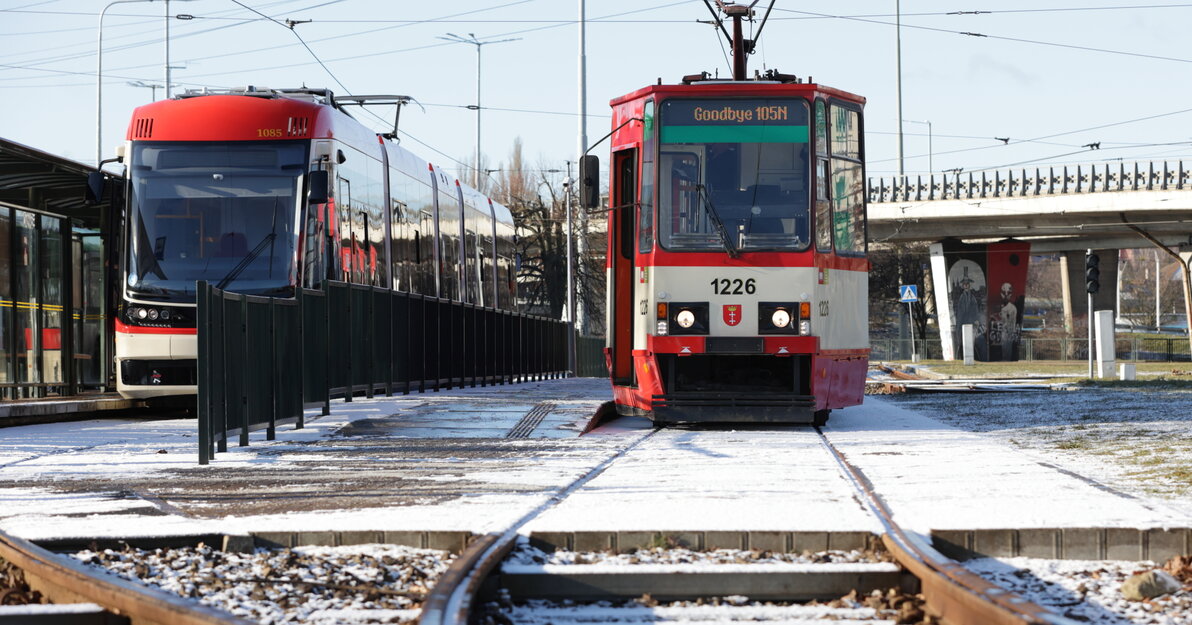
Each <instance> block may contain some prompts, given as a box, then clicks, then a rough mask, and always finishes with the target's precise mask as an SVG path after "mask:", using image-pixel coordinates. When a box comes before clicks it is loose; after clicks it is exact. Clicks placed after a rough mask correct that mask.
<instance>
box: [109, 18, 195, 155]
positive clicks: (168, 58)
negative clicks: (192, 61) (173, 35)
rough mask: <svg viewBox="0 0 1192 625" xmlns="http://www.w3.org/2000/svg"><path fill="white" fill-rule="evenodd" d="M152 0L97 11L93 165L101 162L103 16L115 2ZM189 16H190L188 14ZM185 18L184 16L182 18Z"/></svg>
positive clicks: (168, 41) (167, 91) (167, 67)
mask: <svg viewBox="0 0 1192 625" xmlns="http://www.w3.org/2000/svg"><path fill="white" fill-rule="evenodd" d="M153 1H154V0H113V1H112V2H109V3H108V5H107V6H105V7H104V8H103V10H102V11H100V12H99V25H98V28H97V29H96V30H98V31H99V32H98V37H97V41H96V44H95V166H96V167H99V164H100V163H102V162H103V17H104V15H106V14H107V12H108V9H110V8H112V7H114V6H116V5H117V4H128V3H130V2H153ZM189 1H190V0H175V2H189ZM169 13H170V3H169V0H166V63H165V65H166V85H167V86H166V95H167V97H168V96H169V89H170V88H169V84H170V80H169V77H170V36H169V32H170V30H169V23H170V19H169V17H170V15H169ZM188 17H191V16H188ZM183 19H185V18H183Z"/></svg>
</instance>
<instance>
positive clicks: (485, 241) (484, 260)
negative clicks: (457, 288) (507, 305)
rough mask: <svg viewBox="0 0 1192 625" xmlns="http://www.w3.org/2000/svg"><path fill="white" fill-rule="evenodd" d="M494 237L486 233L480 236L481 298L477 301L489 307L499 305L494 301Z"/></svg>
mask: <svg viewBox="0 0 1192 625" xmlns="http://www.w3.org/2000/svg"><path fill="white" fill-rule="evenodd" d="M492 250H493V238H492V237H490V236H488V235H484V236H483V237H481V238H480V249H479V250H478V252H479V256H480V299H479V300H478V302H477V303H479V304H482V305H484V306H488V307H489V308H493V307H495V306H496V305H497V303H496V302H494V301H493V288H492V284H493V258H492V256H493V252H492Z"/></svg>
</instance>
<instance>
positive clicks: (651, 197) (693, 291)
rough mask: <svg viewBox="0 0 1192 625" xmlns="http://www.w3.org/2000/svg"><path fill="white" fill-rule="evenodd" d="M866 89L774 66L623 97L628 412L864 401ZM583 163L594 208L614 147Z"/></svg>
mask: <svg viewBox="0 0 1192 625" xmlns="http://www.w3.org/2000/svg"><path fill="white" fill-rule="evenodd" d="M737 32H738V33H739V32H740V30H739V29H738V30H737ZM660 83H661V81H660ZM864 103H865V100H864V98H862V97H859V96H856V95H853V94H850V93H846V92H844V91H840V90H837V89H833V88H829V87H825V86H822V85H817V84H810V83H806V82H802V81H800V80H798V79H796V78H795V77H793V76H787V75H782V74H778V73H775V72H772V71H771V72H767V73H766V74H763V75H761V76H759V77H758V78H756V79H753V80H744V79H738V78H737V77H734V79H733V80H715V79H710V78H708V76H707V75H706V74H700V75H695V76H689V77H686V78H685V79H684V80H683V81H682V84H678V85H662V84H658V85H653V86H649V87H645V88H643V89H639V90H637V91H635V92H633V93H630V94H628V95H626V96H623V97H620V98H617V99H615V100H613V101H612V102H611V105H612V111H613V122H612V127H613V132H612V133H611V144H612V148H611V152H612V153H611V160H610V163H609V174H608V176H609V184H608V187H609V198H608V206H609V208H608V210H609V219H608V252H607V254H608V255H607V266H606V273H607V280H608V284H607V293H608V309H607V311H608V312H607V314H608V319H607V335H606V336H607V339H606V347H605V358H606V364H607V365H608V369H609V374H610V377H611V378H612V386H613V394H614V396H615V402H616V405H617V409H618V412H619V413H621V414H634V415H641V416H646V417H649V418H651V419H653V420H654V422H655V423H656V424H665V423H679V422H767V423H812V424H817V425H819V424H823V423H824V422H826V420H827V418H828V413H829V411H830V410H832V409H836V408H843V407H847V406H852V405H856V404H860V403H861V401H862V398H863V392H864V385H865V374H866V370H867V368H868V360H869V338H868V322H867V316H868V311H867V291H868V269H869V261H868V260H867V258H866V251H867V248H866V237H865V229H866V214H865V193H864V184H865V182H864V181H865V175H864V152H863V150H864V145H863V140H862V120H863V117H862V109H863V106H864ZM580 175H581V181H580V182H581V195H582V196H583V198H582V200H581V203H582V204H584V205H585V206H586V207H588V208H589V209H591V208H595V207H597V204H598V189H599V160H598V159H597V157H595V156H585V157H583V159H582V162H581V174H580Z"/></svg>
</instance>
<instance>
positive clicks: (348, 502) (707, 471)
mask: <svg viewBox="0 0 1192 625" xmlns="http://www.w3.org/2000/svg"><path fill="white" fill-rule="evenodd" d="M609 398H610V392H609V388H608V385H607V382H606V381H603V380H592V379H579V380H574V379H573V380H555V381H545V382H538V383H531V384H523V385H510V386H498V387H489V388H478V389H462V390H453V391H443V392H440V393H427V394H420V395H410V396H405V397H393V398H384V397H378V398H374V399H370V400H365V399H360V398H357V400H356V401H354V402H351V403H345V402H334V403H333V408H332V414H331V415H329V416H324V417H317V418H312V419H311V420H310V421H309V422H308V427H307V428H306V429H304V430H297V431H296V430H292V429H288V428H283V429H282V430H280V431H279V433H278V439H277V440H276V441H265V440H264V438H263V434H260V433H254V435H253V439H252V444H251V445H250V446H249V447H243V448H241V447H232V448H231V449H230V450H229V451H228V452H227V453H220V454H217V455H216V458H215V461H214V462H213V464H211V465H209V466H205V467H204V466H199V465H198V464H197V435H196V432H195V428H196V424H195V422H194V421H193V420H160V421H132V420H104V421H80V422H73V423H61V424H51V425H33V426H22V427H16V428H9V429H6V430H4V437H3V438H2V439H0V529H3V530H5V531H9V532H12V533H15V534H17V535H19V536H23V537H26V538H33V539H55V538H57V539H61V538H85V537H124V536H197V535H232V536H246V535H249V534H253V535H256V536H258V537H260V538H262V539H263V540H267V541H270V542H276V543H280V544H288V545H292V544H303V543H311V542H319V541H324V542H330V543H347V542H358V541H360V540H368V539H370V538H379V539H382V540H384V539H393V538H395V537H409V539H410V540H412V541H415V542H423V543H425V542H427V541H432V540H439V539H440V538H442V537H447V538H445V539H444V540H450V541H452V542H453V543H458V542H459V541H461V540H466V536H468V535H470V534H472V533H483V532H490V531H498V530H502V529H504V528H506V527H508V526H509V525H510V524H512V523H514V522H515V521H516V520H518V519H522V518H524V517H526V516H527V515H529V514H530V513H532V512H533V511H542V513H541V514H540V515H538V516H537V517H536V518H534V519H533V520H532V521H530V522H529V524H527V525H526V527H524V528H523V531H524V532H525V533H533V534H534V535H535V536H537V537H540V539H541V540H542V541H544V542H548V543H549V542H554V543H557V544H560V545H566V546H571V547H579V546H581V545H580V544H581V543H583V545H584V546H586V545H588V544H591V545H592V546H593V547H600V548H608V549H624V548H627V547H629V546H632V545H637V544H649V543H651V542H656V541H658V540H669V539H677V540H680V541H683V542H685V543H687V544H692V545H693V546H700V547H715V546H720V545H723V546H726V547H735V548H751V547H752V548H759V549H774V550H799V549H802V548H812V549H814V548H822V547H828V546H832V547H841V548H852V547H854V546H856V545H858V544H863V543H864V542H865V541H866V540H867V537H868V536H870V534H871V533H872V532H875V531H877V530H878V526H877V524H876V522H875V521H874V520H873V519H871V518H870V517H869V516H868V514H867V512H866V511H865V509H864V508H863V507H862V506H861V504H860V503H859V502H858V501H857V499H856V498H855V496H854V494H853V492H852V490H851V487H850V486H849V484H848V483H847V482H846V480H844V479H843V478H842V477H841V475H840V473H839V471H838V470H837V468H836V467H835V465H834V463H833V461H832V460H831V458H830V457H829V456H828V455H827V454H826V452H825V451H824V450H823V448H822V446H821V445H820V444H819V442H818V440H817V438H816V436H815V434H814V431H813V430H812V429H811V428H808V427H806V426H787V427H769V426H768V427H741V426H734V427H726V428H707V427H701V428H668V429H665V430H660V431H657V432H655V433H653V434H651V431H652V428H651V426H650V424H649V423H648V422H646V421H643V420H634V419H621V420H617V421H615V422H613V423H611V424H609V425H607V426H604V427H602V428H599V429H597V430H596V431H594V432H592V433H590V434H588V435H584V436H580V435H579V433H580V431H582V429H583V427H584V425H586V423H587V420H588V419H589V418H590V417H591V416H592V414H594V413H595V411H596V409H597V408H598V407H599V406H600V405H601V404H602V403H604V402H605V401H608V399H609ZM824 431H825V432H826V434H827V435H828V437H829V438H830V439H831V440H832V442H833V443H834V444H836V445H837V446H838V447H839V448H840V449H841V450H842V451H843V452H844V453H845V454H846V455H847V456H848V458H849V460H850V461H851V462H853V463H855V464H856V465H857V466H859V467H860V468H861V470H862V471H864V472H865V474H866V475H867V476H868V477H869V478H870V480H872V482H873V483H874V485H875V486H876V488H877V490H878V491H879V492H880V493H881V494H882V496H883V497H884V498H885V499H886V501H887V502H888V503H889V505H890V506H891V508H892V509H894V510H895V511H896V515H897V517H898V520H899V521H900V522H901V523H903V524H904V525H906V526H908V527H910V528H912V529H914V530H916V531H920V532H923V533H930V532H932V531H934V530H940V531H948V532H953V534H950V536H952V540H954V541H956V544H957V545H961V546H966V547H972V546H974V545H977V544H978V543H980V544H992V543H989V541H1002V542H1005V541H1009V542H1008V543H1007V544H1009V545H1011V546H1012V547H1014V548H1020V547H1021V546H1022V545H1029V544H1033V543H1031V542H1030V541H1029V540H1026V539H1024V538H1022V537H1023V536H1032V535H1034V534H1029V533H1027V534H1024V533H1022V532H1024V531H1027V530H1031V531H1033V530H1060V529H1062V530H1065V531H1066V532H1067V533H1066V534H1063V535H1071V536H1076V535H1077V532H1076V530H1091V529H1095V530H1097V531H1099V532H1102V533H1100V534H1097V535H1096V536H1095V537H1094V538H1093V539H1091V540H1095V541H1100V542H1097V543H1095V544H1096V545H1098V547H1097V549H1099V550H1100V551H1101V552H1103V551H1106V550H1108V549H1110V548H1111V547H1113V546H1114V545H1115V544H1117V543H1115V542H1114V540H1111V539H1109V538H1108V536H1109V534H1107V533H1105V532H1108V531H1110V530H1113V529H1123V530H1138V531H1135V532H1134V534H1132V535H1133V536H1141V537H1142V538H1138V539H1137V540H1138V541H1143V540H1146V541H1152V542H1153V540H1152V539H1153V537H1152V536H1151V534H1153V533H1154V532H1153V530H1165V528H1175V529H1180V531H1183V530H1182V528H1188V527H1192V514H1189V513H1187V512H1186V511H1184V510H1183V509H1182V508H1179V507H1176V506H1172V505H1168V504H1165V503H1163V502H1161V501H1158V502H1157V501H1152V500H1150V499H1147V498H1145V497H1132V496H1124V495H1122V494H1121V493H1118V492H1115V491H1113V490H1112V489H1106V488H1103V487H1100V485H1098V484H1096V483H1095V482H1090V481H1089V480H1087V479H1084V478H1082V477H1081V476H1080V475H1078V474H1076V473H1074V472H1073V471H1068V470H1063V469H1060V468H1057V467H1056V466H1051V465H1048V464H1047V463H1042V462H1040V461H1038V460H1036V459H1034V458H1032V457H1031V456H1029V455H1028V454H1025V453H1023V452H1020V451H1017V450H1015V449H1013V448H1012V447H1010V446H1008V445H1007V444H1005V443H1003V442H1001V441H999V440H997V439H995V438H993V437H989V436H986V435H982V434H978V433H973V432H967V431H963V430H959V429H956V428H952V427H949V426H946V425H944V424H942V423H940V422H939V421H936V420H933V419H930V418H927V417H925V416H923V415H922V414H919V413H916V412H912V411H909V410H906V409H903V408H900V407H899V406H897V405H895V404H893V403H891V402H889V401H886V400H883V399H881V398H875V397H869V398H867V399H866V403H865V405H863V406H859V407H855V408H850V409H846V410H841V411H836V412H834V413H833V415H832V419H831V421H830V422H829V425H828V426H827V427H826V428H825V429H824ZM639 440H640V443H637V444H634V443H635V442H637V441H639ZM627 447H628V450H627V451H624V453H623V455H621V456H620V457H618V458H617V459H616V461H614V462H612V463H611V464H610V465H609V467H608V468H607V469H606V470H604V471H603V472H602V473H600V474H599V475H597V476H596V477H595V478H594V479H592V480H591V481H589V482H587V483H586V484H585V485H584V486H583V487H582V488H579V489H578V490H577V491H576V492H574V493H572V494H571V495H570V496H569V497H567V498H566V499H564V500H563V501H562V502H561V503H559V504H558V505H552V503H551V498H552V496H553V495H555V494H556V493H557V492H558V491H559V490H560V489H562V488H564V487H566V486H567V485H569V484H571V483H572V482H573V481H575V480H576V479H577V478H579V477H580V476H582V475H584V474H586V473H588V472H589V471H590V470H591V469H592V468H594V467H597V466H598V465H600V464H601V463H603V462H605V461H606V460H608V459H609V458H612V457H614V456H615V455H616V454H618V453H621V452H622V451H623V450H626V448H627ZM1011 530H1012V531H1016V532H1018V533H1017V534H1014V535H1013V536H1012V537H1011V538H1005V536H1004V535H1003V534H998V533H996V532H1005V531H1011ZM1141 530H1145V531H1141ZM974 532H984V533H981V534H977V533H974ZM991 532H992V533H991ZM1039 535H1040V536H1045V537H1046V536H1051V538H1041V539H1040V540H1044V541H1045V540H1052V541H1053V542H1054V541H1061V542H1060V543H1056V544H1061V545H1062V544H1063V543H1062V541H1063V538H1055V536H1060V534H1054V533H1053V534H1050V535H1048V534H1039ZM1114 535H1115V536H1116V535H1123V536H1125V535H1130V534H1129V532H1125V533H1121V532H1119V533H1118V534H1114ZM1156 535H1158V534H1156ZM1171 535H1173V536H1176V537H1177V538H1173V539H1172V541H1176V542H1178V541H1180V540H1182V541H1184V542H1183V544H1184V545H1185V548H1187V543H1188V541H1189V540H1192V536H1189V535H1188V533H1187V532H1186V531H1185V532H1184V533H1183V534H1179V532H1178V531H1177V532H1174V533H1172V534H1171ZM428 536H429V537H430V538H428ZM978 536H980V537H981V538H978ZM1163 536H1167V534H1163ZM1032 540H1033V539H1032ZM1161 540H1162V539H1161ZM982 541H984V542H982ZM1172 544H1173V545H1174V544H1175V543H1172ZM1127 546H1128V545H1127ZM1173 548H1174V547H1173ZM1011 553H1014V552H1011Z"/></svg>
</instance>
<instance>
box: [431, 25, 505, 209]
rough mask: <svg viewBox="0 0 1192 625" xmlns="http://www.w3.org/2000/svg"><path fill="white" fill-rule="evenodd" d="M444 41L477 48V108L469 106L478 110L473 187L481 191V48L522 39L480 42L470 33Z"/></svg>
mask: <svg viewBox="0 0 1192 625" xmlns="http://www.w3.org/2000/svg"><path fill="white" fill-rule="evenodd" d="M439 39H442V40H444V41H453V42H456V43H467V44H471V45H474V46H476V106H475V107H472V106H469V107H468V108H474V109H476V162H475V164H474V166H473V167H472V187H474V188H475V189H476V190H479V189H480V47H481V46H485V45H488V44H490V43H505V42H507V41H518V40H520V39H521V37H514V38H512V39H497V40H494V41H480V40H479V39H477V38H476V35H475V34H473V33H468V36H467V37H460V36H459V35H457V34H455V33H447V36H446V37H439Z"/></svg>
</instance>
